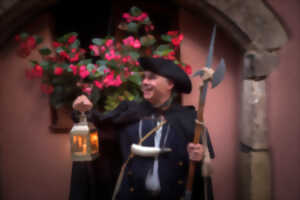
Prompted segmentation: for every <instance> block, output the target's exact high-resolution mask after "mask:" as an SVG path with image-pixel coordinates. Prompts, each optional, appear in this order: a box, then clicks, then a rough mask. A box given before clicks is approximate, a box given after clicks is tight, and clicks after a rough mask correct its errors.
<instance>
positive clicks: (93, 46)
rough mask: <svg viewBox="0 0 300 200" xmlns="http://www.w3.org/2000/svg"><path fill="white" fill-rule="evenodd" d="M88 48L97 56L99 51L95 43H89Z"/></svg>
mask: <svg viewBox="0 0 300 200" xmlns="http://www.w3.org/2000/svg"><path fill="white" fill-rule="evenodd" d="M89 49H90V50H91V51H92V52H93V53H94V55H95V56H99V55H100V52H99V48H98V46H96V45H92V44H91V45H90V46H89Z"/></svg>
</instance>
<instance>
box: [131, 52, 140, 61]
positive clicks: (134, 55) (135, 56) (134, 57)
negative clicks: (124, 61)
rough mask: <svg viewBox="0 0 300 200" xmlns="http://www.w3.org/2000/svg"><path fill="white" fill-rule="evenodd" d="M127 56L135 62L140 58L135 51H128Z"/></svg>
mask: <svg viewBox="0 0 300 200" xmlns="http://www.w3.org/2000/svg"><path fill="white" fill-rule="evenodd" d="M129 55H130V56H131V57H132V58H133V59H134V60H137V59H138V58H139V57H140V54H139V53H138V52H136V51H130V52H129Z"/></svg>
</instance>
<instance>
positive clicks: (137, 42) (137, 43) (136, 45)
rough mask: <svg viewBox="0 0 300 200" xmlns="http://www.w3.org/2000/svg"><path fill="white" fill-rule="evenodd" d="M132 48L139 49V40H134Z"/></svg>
mask: <svg viewBox="0 0 300 200" xmlns="http://www.w3.org/2000/svg"><path fill="white" fill-rule="evenodd" d="M132 47H133V48H136V49H139V48H141V43H140V41H139V40H135V41H134V42H133V44H132Z"/></svg>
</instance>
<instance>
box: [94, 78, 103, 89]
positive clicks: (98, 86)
mask: <svg viewBox="0 0 300 200" xmlns="http://www.w3.org/2000/svg"><path fill="white" fill-rule="evenodd" d="M94 85H95V86H96V87H97V88H99V89H102V88H103V84H102V83H101V82H100V81H97V80H95V81H94Z"/></svg>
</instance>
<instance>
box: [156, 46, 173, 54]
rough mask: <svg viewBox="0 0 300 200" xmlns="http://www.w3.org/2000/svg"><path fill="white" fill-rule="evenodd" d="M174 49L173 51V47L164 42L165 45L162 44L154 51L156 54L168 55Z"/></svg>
mask: <svg viewBox="0 0 300 200" xmlns="http://www.w3.org/2000/svg"><path fill="white" fill-rule="evenodd" d="M172 51H173V49H172V48H170V46H169V45H168V44H163V45H160V46H159V47H158V48H157V49H156V50H155V51H154V54H156V55H159V56H166V55H168V54H169V53H170V52H172Z"/></svg>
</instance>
